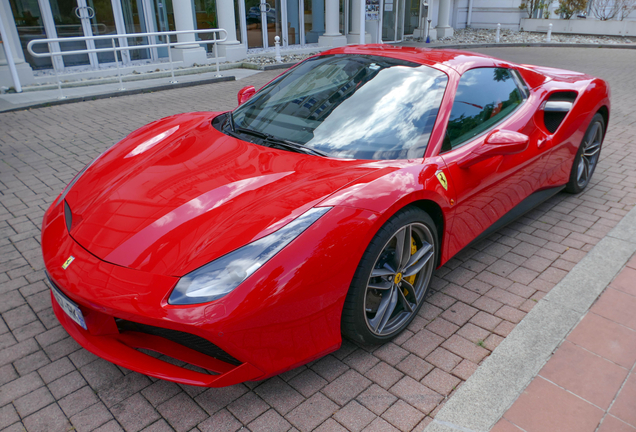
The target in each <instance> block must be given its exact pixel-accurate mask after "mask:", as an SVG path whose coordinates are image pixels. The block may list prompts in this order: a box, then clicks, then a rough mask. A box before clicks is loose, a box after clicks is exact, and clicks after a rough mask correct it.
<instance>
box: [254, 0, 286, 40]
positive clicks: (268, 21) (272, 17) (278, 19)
mask: <svg viewBox="0 0 636 432" xmlns="http://www.w3.org/2000/svg"><path fill="white" fill-rule="evenodd" d="M284 1H285V0H245V14H246V23H247V47H248V48H268V47H273V46H274V42H275V41H274V37H275V36H278V37H280V40H281V45H282V44H283V43H284V41H283V33H282V8H283V6H285V3H283V2H284Z"/></svg>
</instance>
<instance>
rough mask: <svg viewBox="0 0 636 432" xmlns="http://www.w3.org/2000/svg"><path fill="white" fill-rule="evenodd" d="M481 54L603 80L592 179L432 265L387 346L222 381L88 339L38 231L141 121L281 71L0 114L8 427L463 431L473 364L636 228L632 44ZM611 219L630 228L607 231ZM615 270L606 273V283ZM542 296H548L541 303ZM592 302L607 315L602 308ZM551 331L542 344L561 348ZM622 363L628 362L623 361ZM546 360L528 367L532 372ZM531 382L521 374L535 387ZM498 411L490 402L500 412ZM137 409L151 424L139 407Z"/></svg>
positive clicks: (2, 339)
mask: <svg viewBox="0 0 636 432" xmlns="http://www.w3.org/2000/svg"><path fill="white" fill-rule="evenodd" d="M481 51H483V52H484V53H486V54H490V55H494V56H496V57H502V58H506V59H508V60H511V61H516V62H521V63H534V64H543V65H546V66H552V67H558V68H565V69H573V70H580V71H582V72H587V73H590V74H592V75H596V76H601V77H603V78H605V79H607V80H609V82H610V85H611V87H612V94H613V99H612V113H611V119H610V123H609V124H610V127H609V130H608V134H607V137H606V140H605V144H604V147H603V151H602V154H601V159H600V161H599V164H598V166H597V169H596V173H595V174H594V177H593V179H592V182H591V183H590V185H589V186H588V188H587V189H586V190H585V191H584V192H583V193H581V194H579V195H568V194H563V193H562V194H558V195H557V196H555V197H553V198H551V199H550V200H548V201H547V202H545V203H543V204H542V205H540V206H539V207H537V208H536V209H534V210H532V211H531V212H530V213H528V214H526V215H524V216H523V217H522V218H521V219H519V220H517V221H516V222H514V223H513V224H511V225H509V226H507V227H506V228H503V229H501V230H499V231H498V232H497V233H495V234H493V235H491V236H490V237H489V238H488V239H486V240H484V241H482V242H481V243H479V244H476V245H473V246H471V247H469V248H467V249H465V250H463V251H462V252H460V253H459V254H458V255H457V256H456V257H454V258H453V259H452V260H450V261H449V262H448V263H447V264H446V265H444V266H443V267H441V268H440V269H438V270H437V271H436V272H435V274H434V277H433V281H432V288H431V292H430V296H428V297H427V299H426V302H425V303H424V305H423V307H422V309H421V310H420V312H419V314H418V316H417V317H416V318H415V319H414V320H413V322H412V323H411V324H410V325H409V328H408V329H407V330H406V331H404V332H403V333H402V334H400V335H399V336H398V337H397V338H396V339H395V340H394V341H392V342H391V343H389V344H387V345H385V346H382V347H378V346H363V345H357V344H354V343H351V342H349V341H346V340H345V341H343V344H342V347H341V348H340V349H339V350H338V351H336V352H334V353H332V354H330V355H328V356H326V357H324V358H322V359H318V360H316V361H313V362H310V363H309V364H307V365H304V366H301V367H299V368H296V369H293V370H291V371H288V372H285V373H283V374H281V375H279V376H277V377H273V378H270V379H268V380H264V381H259V382H247V383H243V384H239V385H236V386H232V387H229V388H221V389H206V388H199V387H190V386H185V385H177V384H174V383H170V382H166V381H161V380H157V379H154V378H148V377H145V376H142V375H140V374H137V373H135V372H131V371H129V370H127V369H124V368H121V367H118V366H116V365H114V364H112V363H108V362H106V361H104V360H102V359H98V358H97V357H96V356H94V355H93V354H91V353H89V352H88V351H86V350H84V349H82V348H81V347H80V346H79V345H78V344H77V343H76V342H74V341H73V340H72V339H71V338H70V337H69V336H68V335H67V333H66V332H65V331H64V329H63V328H61V327H60V325H59V323H58V322H57V320H56V319H55V316H54V314H53V312H52V308H51V304H50V297H49V296H48V290H47V287H46V285H45V283H44V277H45V276H44V269H43V262H42V258H41V256H40V251H39V248H40V246H39V244H40V243H39V242H40V232H39V227H40V225H41V221H42V215H43V213H44V211H45V210H46V208H47V207H48V206H49V205H50V203H51V202H52V201H53V200H54V199H55V197H56V196H57V195H58V194H59V192H60V191H61V190H62V189H63V188H64V186H65V185H66V184H67V183H68V182H69V181H70V180H71V178H72V177H73V176H74V175H75V173H77V172H78V171H79V170H81V169H82V167H83V166H84V165H85V164H86V163H88V162H90V161H91V160H93V159H94V158H95V157H96V156H97V155H98V154H100V153H101V152H103V151H104V150H106V149H108V148H109V147H110V146H112V145H113V143H116V142H118V141H119V140H121V139H122V138H123V137H125V136H126V135H127V134H129V133H130V132H132V131H133V130H135V129H137V128H139V127H141V126H143V125H145V124H147V123H149V122H151V121H154V120H156V119H158V118H161V117H165V116H168V115H173V114H176V113H180V112H189V111H221V110H227V109H231V108H233V107H235V106H236V94H237V91H238V90H239V89H240V88H241V87H244V86H245V85H249V84H251V85H254V86H256V87H259V86H262V85H264V84H265V83H266V82H268V81H269V80H271V79H272V78H274V77H275V76H276V75H278V72H277V71H272V72H267V71H264V72H260V73H258V74H256V75H253V76H250V77H247V78H245V79H243V80H241V81H236V82H221V83H215V84H208V85H200V86H197V87H189V88H181V89H177V90H166V91H162V92H156V93H144V94H138V95H134V96H122V97H118V98H112V99H101V100H95V101H86V102H82V103H75V104H66V105H59V106H52V107H48V108H39V109H32V110H29V111H19V112H10V113H4V114H1V115H0V131H1V133H0V428H6V429H7V430H22V429H27V430H28V431H38V430H44V429H45V430H47V432H57V431H66V430H67V429H70V428H75V429H76V430H78V431H91V430H113V431H121V430H125V431H127V432H133V431H134V432H137V431H139V430H142V431H145V432H148V431H163V430H168V431H169V430H179V431H181V430H184V431H193V432H199V431H200V432H204V431H215V432H217V431H224V430H227V431H236V430H239V429H241V428H243V430H251V431H253V432H256V431H259V432H260V431H261V430H273V431H278V430H280V431H302V432H304V431H312V430H318V431H327V430H339V431H347V430H348V431H350V432H353V431H359V430H362V431H365V432H370V431H374V430H378V431H382V432H386V431H393V430H401V431H406V430H416V431H422V430H423V429H425V428H426V427H429V428H436V427H442V424H441V423H439V421H448V422H450V423H452V424H455V425H458V426H461V427H469V426H468V425H466V424H464V423H462V422H459V421H456V420H455V419H453V418H449V417H447V416H446V414H445V413H446V412H448V410H449V409H450V408H449V407H452V406H454V405H455V403H454V401H455V399H456V398H457V397H459V396H461V394H462V392H468V389H469V387H470V382H471V381H470V377H471V375H472V376H479V375H482V376H483V375H487V374H485V372H480V371H481V370H483V369H484V366H487V365H488V362H491V363H492V362H495V361H496V358H495V360H492V356H491V352H492V351H493V350H495V352H497V351H498V350H499V349H500V348H502V347H504V349H505V347H506V346H508V347H512V348H514V349H515V350H518V351H519V352H520V353H524V352H527V351H528V347H527V346H526V345H524V344H519V343H516V342H515V341H514V338H512V339H511V337H510V336H508V335H514V332H515V328H521V329H523V328H528V327H530V326H531V324H532V323H533V322H535V323H536V322H538V323H540V325H544V326H547V324H549V323H554V324H555V325H558V326H562V328H561V330H560V331H564V332H567V331H568V330H569V328H571V327H572V326H574V325H575V324H576V322H577V321H576V320H575V319H574V315H575V314H579V313H580V312H578V310H583V309H585V305H586V304H587V303H589V302H590V301H593V299H592V300H590V299H591V297H592V295H590V297H589V298H588V297H585V298H583V299H582V300H581V303H580V304H579V305H578V306H577V305H575V304H574V303H572V304H567V301H565V300H564V298H561V297H560V296H559V290H557V291H556V292H553V293H552V292H551V291H554V290H553V288H554V287H555V285H557V284H558V283H559V282H560V281H561V280H563V281H568V280H570V281H572V280H575V276H576V273H575V274H574V275H571V273H572V272H575V270H572V268H573V267H574V266H575V265H577V263H579V264H580V263H584V264H585V263H589V258H588V259H587V261H586V256H588V257H595V256H597V255H595V254H596V252H590V251H592V250H593V249H594V247H595V246H596V245H597V244H600V245H614V247H615V248H616V250H615V251H613V252H612V254H611V255H610V254H608V256H607V257H602V256H601V257H599V259H602V260H605V259H609V258H611V257H615V258H616V259H618V261H617V262H615V263H610V264H608V269H609V270H611V269H612V268H617V267H619V261H620V260H621V259H623V258H622V257H624V256H625V255H624V254H625V253H626V250H624V248H626V247H629V245H632V244H634V243H632V241H631V239H634V238H636V236H634V235H633V232H632V231H627V230H629V229H633V228H630V227H633V225H630V223H631V222H630V223H627V220H624V221H621V219H622V218H624V217H628V218H629V217H630V216H629V215H630V214H628V213H629V212H630V210H631V209H632V208H634V206H635V205H636V191H635V188H636V175H635V174H634V166H636V151H635V150H636V148H635V146H634V138H633V137H634V136H635V135H636V121H634V115H633V113H634V112H636V82H635V81H634V80H633V77H632V74H633V65H634V64H636V51H634V50H620V51H617V50H603V49H595V50H585V49H576V48H568V49H557V48H523V49H521V48H497V49H483V50H481ZM619 54H620V55H619ZM625 215H628V216H625ZM615 227H616V230H619V229H623V230H624V231H625V232H619V231H620V230H619V231H612V230H613V229H615ZM621 227H624V228H621ZM626 233H628V234H629V235H628V234H626ZM608 234H609V235H608ZM612 259H614V258H612ZM609 270H608V271H607V274H606V273H605V272H599V274H598V277H599V278H601V277H602V278H603V280H607V279H608V278H609V276H608V275H609ZM615 283H618V282H615ZM594 289H598V288H594ZM601 289H602V288H601ZM616 290H617V291H620V290H619V289H618V286H617V288H616ZM574 292H576V291H574ZM613 295H614V296H615V297H616V296H621V295H627V294H624V293H623V294H621V293H619V294H615V293H614V294H613ZM630 295H631V294H630ZM545 296H548V299H549V300H546V301H544V300H542V299H543V298H544V297H545ZM611 298H612V299H613V298H614V297H611ZM595 307H596V306H595ZM598 307H599V308H601V309H599V313H601V312H602V308H604V307H607V305H605V304H604V303H600V304H599V306H598ZM453 311H454V312H453ZM542 311H543V312H542ZM541 313H544V314H545V315H544V316H543V318H541V316H542V315H541ZM561 313H563V314H565V315H563V316H559V314H561ZM557 316H559V319H558V320H557V319H556V317H557ZM564 317H565V318H564ZM538 318H541V319H538ZM598 319H604V318H602V317H600V316H599V318H598ZM520 331H521V330H520ZM616 331H619V330H616ZM556 333H558V332H556ZM556 333H554V332H547V333H546V334H545V335H543V336H541V337H539V336H537V338H536V339H534V340H536V341H537V343H539V342H541V341H542V340H543V341H547V342H548V343H559V342H560V340H559V337H558V334H556ZM573 334H574V335H575V336H576V334H575V333H573ZM561 339H562V338H561ZM572 343H575V342H574V341H573V342H572ZM577 343H580V341H579V342H577ZM514 360H515V359H514V358H511V362H510V364H509V365H508V368H507V369H505V370H507V372H506V373H507V374H508V375H512V374H514V373H515V371H516V370H519V369H515V367H517V366H519V365H518V363H515V362H514ZM613 361H614V362H617V364H623V363H625V362H626V360H625V359H623V358H622V357H620V356H617V357H616V359H615V360H613ZM621 362H622V363H621ZM539 363H540V362H533V363H532V364H531V365H530V366H531V367H533V368H535V369H537V370H538V369H539V368H540V367H541V366H542V364H539ZM502 371H504V369H502ZM531 378H532V376H531V375H528V376H527V378H523V379H524V380H525V382H526V383H527V382H529V381H530V379H531ZM466 380H469V381H466ZM512 396H514V395H511V397H512ZM489 403H490V404H491V406H492V405H493V403H492V401H491V402H489ZM486 405H487V404H486ZM505 408H506V407H502V408H501V410H499V411H496V412H497V413H499V415H501V413H503V410H504V409H505ZM136 410H138V411H139V412H141V413H143V418H135V416H134V415H131V413H132V412H134V411H136ZM491 412H495V410H491ZM433 419H437V422H436V423H432V422H433ZM481 421H482V422H483V421H484V419H483V418H482V419H481ZM494 421H496V420H493V422H494ZM45 425H46V426H48V427H46V426H45ZM472 429H473V430H475V431H478V432H482V431H485V429H481V428H472ZM438 430H439V429H438ZM444 430H453V429H448V428H446V429H444ZM456 430H457V429H454V431H456Z"/></svg>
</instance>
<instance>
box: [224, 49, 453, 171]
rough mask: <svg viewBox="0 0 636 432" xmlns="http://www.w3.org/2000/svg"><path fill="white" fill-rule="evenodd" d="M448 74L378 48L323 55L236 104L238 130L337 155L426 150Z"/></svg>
mask: <svg viewBox="0 0 636 432" xmlns="http://www.w3.org/2000/svg"><path fill="white" fill-rule="evenodd" d="M446 83H447V77H446V75H445V74H444V73H443V72H441V71H438V70H436V69H433V68H430V67H428V66H423V65H419V64H416V63H411V62H406V61H401V60H396V59H391V58H386V57H378V56H363V55H330V56H319V57H315V58H312V59H309V60H306V61H305V62H303V63H301V64H300V65H298V66H296V67H295V68H293V69H292V70H290V71H288V72H287V73H285V74H284V75H282V76H281V77H279V78H277V79H276V80H275V81H273V82H271V83H270V84H268V85H267V86H266V87H264V88H263V89H262V90H261V91H259V92H258V93H257V94H256V95H254V96H253V97H252V98H251V99H250V100H249V101H247V102H246V103H244V104H243V105H241V106H239V107H238V108H237V109H236V110H234V113H233V116H234V124H235V126H236V130H237V131H240V130H241V129H249V130H251V131H256V132H260V133H263V134H267V135H269V136H272V137H275V138H278V139H283V140H287V141H291V142H294V143H298V144H302V145H304V146H306V147H309V148H311V149H314V150H317V151H318V152H322V153H324V154H326V155H328V156H330V157H339V158H353V159H376V160H385V159H411V158H420V157H423V156H424V150H425V149H426V145H427V144H428V139H429V137H430V134H431V131H432V130H433V125H434V123H435V119H436V117H437V113H438V111H439V107H440V104H441V101H442V96H443V94H444V89H445V88H446Z"/></svg>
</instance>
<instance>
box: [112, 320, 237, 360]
mask: <svg viewBox="0 0 636 432" xmlns="http://www.w3.org/2000/svg"><path fill="white" fill-rule="evenodd" d="M115 322H116V323H117V329H118V330H119V331H120V332H125V331H134V332H139V333H146V334H150V335H153V336H160V337H162V338H165V339H168V340H170V341H172V342H176V343H178V344H180V345H183V346H185V347H187V348H190V349H192V350H195V351H197V352H200V353H201V354H205V355H207V356H210V357H214V358H215V359H218V360H221V361H224V362H225V363H229V364H232V365H235V366H238V365H240V364H241V362H240V361H238V360H237V359H235V358H234V357H232V356H231V355H229V354H228V353H226V352H225V351H223V350H222V349H221V348H219V347H218V346H216V345H214V344H213V343H212V342H210V341H209V340H207V339H204V338H202V337H200V336H197V335H193V334H190V333H185V332H181V331H178V330H172V329H167V328H162V327H155V326H151V325H147V324H140V323H136V322H133V321H127V320H124V319H120V318H115Z"/></svg>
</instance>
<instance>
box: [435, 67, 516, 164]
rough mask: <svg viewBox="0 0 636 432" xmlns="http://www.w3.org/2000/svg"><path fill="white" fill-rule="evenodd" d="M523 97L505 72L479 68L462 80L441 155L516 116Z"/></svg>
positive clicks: (467, 73) (503, 69) (508, 71)
mask: <svg viewBox="0 0 636 432" xmlns="http://www.w3.org/2000/svg"><path fill="white" fill-rule="evenodd" d="M523 99H524V97H523V94H522V93H521V91H520V90H519V88H518V87H517V84H516V82H515V80H514V78H513V76H512V74H511V71H510V70H508V69H505V68H478V69H471V70H469V71H467V72H466V73H465V74H464V75H462V77H461V78H460V80H459V86H458V88H457V93H456V94H455V101H454V102H453V109H452V110H451V114H450V118H449V120H448V127H447V129H446V137H445V138H444V144H443V146H442V152H445V151H448V150H451V149H454V148H456V147H459V146H460V145H462V144H464V143H465V142H467V141H469V140H471V139H472V138H474V137H476V136H477V135H479V134H481V133H482V132H484V131H485V130H487V129H489V128H490V127H491V126H492V125H494V124H495V123H498V122H499V121H500V120H502V119H503V118H505V117H506V116H508V115H509V114H510V113H511V112H513V111H514V110H515V109H516V108H517V107H518V106H519V105H521V102H523Z"/></svg>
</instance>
